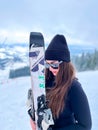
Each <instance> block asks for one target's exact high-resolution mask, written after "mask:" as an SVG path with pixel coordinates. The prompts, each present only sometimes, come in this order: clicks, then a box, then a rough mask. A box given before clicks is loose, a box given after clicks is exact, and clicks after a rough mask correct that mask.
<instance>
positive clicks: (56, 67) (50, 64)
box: [31, 35, 92, 130]
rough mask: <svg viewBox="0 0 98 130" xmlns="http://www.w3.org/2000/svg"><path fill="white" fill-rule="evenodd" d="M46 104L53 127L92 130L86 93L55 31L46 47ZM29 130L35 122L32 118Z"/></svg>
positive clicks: (54, 129)
mask: <svg viewBox="0 0 98 130" xmlns="http://www.w3.org/2000/svg"><path fill="white" fill-rule="evenodd" d="M45 60H46V72H45V77H46V89H47V100H48V101H49V103H48V106H49V108H51V110H52V114H53V119H54V125H51V126H50V128H52V130H91V126H92V121H91V113H90V108H89V103H88V99H87V96H86V94H85V92H84V90H83V88H82V86H81V84H80V83H79V81H78V79H77V78H76V77H75V69H74V67H73V65H72V63H71V61H70V52H69V49H68V45H67V42H66V39H65V37H64V36H63V35H56V36H54V38H53V39H52V41H51V42H50V44H49V46H48V48H47V50H46V51H45ZM31 126H32V130H35V129H36V128H35V127H36V125H35V123H34V121H32V120H31Z"/></svg>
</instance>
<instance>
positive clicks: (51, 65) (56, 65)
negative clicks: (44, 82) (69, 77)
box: [45, 61, 63, 69]
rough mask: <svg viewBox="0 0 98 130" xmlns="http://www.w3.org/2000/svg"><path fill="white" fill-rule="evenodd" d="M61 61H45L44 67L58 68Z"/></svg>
mask: <svg viewBox="0 0 98 130" xmlns="http://www.w3.org/2000/svg"><path fill="white" fill-rule="evenodd" d="M62 62H63V61H58V63H50V64H49V63H47V62H46V63H45V67H46V68H50V67H52V68H53V69H58V68H59V65H60V64H61V63H62Z"/></svg>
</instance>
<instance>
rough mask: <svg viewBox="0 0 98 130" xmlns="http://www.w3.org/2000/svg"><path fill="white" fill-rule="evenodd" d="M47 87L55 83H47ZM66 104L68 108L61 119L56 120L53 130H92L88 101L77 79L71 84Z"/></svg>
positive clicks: (61, 115)
mask: <svg viewBox="0 0 98 130" xmlns="http://www.w3.org/2000/svg"><path fill="white" fill-rule="evenodd" d="M46 86H49V87H53V81H49V82H47V83H46ZM65 102H66V107H65V108H64V110H63V112H62V113H61V114H60V116H59V118H58V119H55V120H54V125H53V126H51V128H52V130H91V126H92V121H91V113H90V109H89V104H88V99H87V96H86V94H85V92H84V90H83V88H82V87H81V84H80V83H79V82H78V81H77V80H76V79H75V80H73V82H72V84H71V87H70V90H69V91H68V97H67V101H65ZM58 105H59V101H58Z"/></svg>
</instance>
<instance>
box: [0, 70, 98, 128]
mask: <svg viewBox="0 0 98 130" xmlns="http://www.w3.org/2000/svg"><path fill="white" fill-rule="evenodd" d="M77 75H78V77H79V79H80V82H81V83H82V86H83V89H84V90H85V92H86V94H87V97H88V100H89V103H90V108H91V114H92V119H93V128H92V130H97V128H98V101H97V100H98V87H97V84H98V71H89V72H81V73H78V74H77ZM30 84H31V82H30V77H21V78H16V79H6V80H3V81H2V82H0V129H2V130H31V127H30V124H29V116H28V114H27V108H26V100H27V91H28V88H30Z"/></svg>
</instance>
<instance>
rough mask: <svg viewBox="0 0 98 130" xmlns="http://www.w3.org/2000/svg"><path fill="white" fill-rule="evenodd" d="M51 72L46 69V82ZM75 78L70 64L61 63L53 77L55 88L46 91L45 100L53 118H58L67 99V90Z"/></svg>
mask: <svg viewBox="0 0 98 130" xmlns="http://www.w3.org/2000/svg"><path fill="white" fill-rule="evenodd" d="M51 75H52V74H51V72H50V71H49V69H46V72H45V77H46V80H47V79H49V78H52V77H51ZM74 78H75V69H74V66H73V64H72V63H71V62H69V63H66V62H63V63H61V64H60V66H59V71H58V73H57V76H56V77H55V86H54V87H52V88H51V89H50V90H48V91H47V99H48V100H49V103H48V106H49V107H50V108H51V110H52V113H53V117H54V118H58V117H59V114H60V113H61V112H62V111H63V109H64V106H65V105H66V104H65V102H64V101H65V100H66V98H67V92H68V89H69V87H70V85H71V83H72V80H73V79H74Z"/></svg>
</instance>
